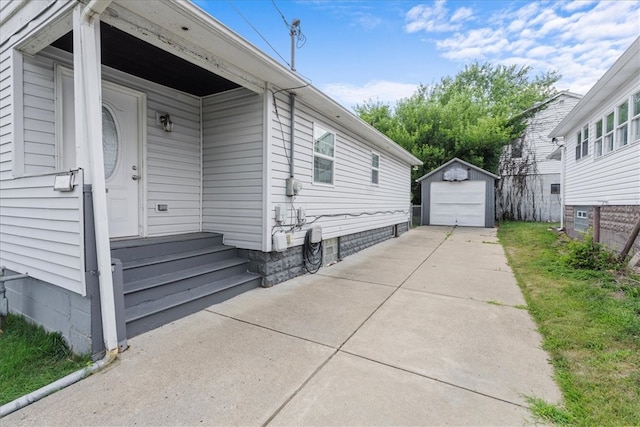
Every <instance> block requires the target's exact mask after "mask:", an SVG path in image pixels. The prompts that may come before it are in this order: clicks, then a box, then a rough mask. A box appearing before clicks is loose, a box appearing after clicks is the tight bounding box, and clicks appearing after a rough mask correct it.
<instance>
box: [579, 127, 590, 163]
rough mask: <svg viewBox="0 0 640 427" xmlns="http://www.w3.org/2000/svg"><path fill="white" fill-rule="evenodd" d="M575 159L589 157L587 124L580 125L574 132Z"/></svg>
mask: <svg viewBox="0 0 640 427" xmlns="http://www.w3.org/2000/svg"><path fill="white" fill-rule="evenodd" d="M585 147H586V148H587V152H586V153H585V152H584V149H585ZM575 151H576V153H575V156H576V161H578V160H582V159H584V158H585V157H589V154H590V151H589V124H588V123H587V124H586V125H584V126H582V127H581V128H580V129H578V132H576V149H575Z"/></svg>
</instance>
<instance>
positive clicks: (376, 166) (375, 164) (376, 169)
mask: <svg viewBox="0 0 640 427" xmlns="http://www.w3.org/2000/svg"><path fill="white" fill-rule="evenodd" d="M379 180H380V155H378V154H376V153H371V183H372V184H376V185H378V183H379Z"/></svg>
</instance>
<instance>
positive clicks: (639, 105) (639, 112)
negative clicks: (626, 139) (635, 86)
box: [631, 92, 640, 141]
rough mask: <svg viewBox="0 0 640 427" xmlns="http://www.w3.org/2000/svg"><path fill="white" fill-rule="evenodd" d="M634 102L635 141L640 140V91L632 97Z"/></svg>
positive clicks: (632, 135)
mask: <svg viewBox="0 0 640 427" xmlns="http://www.w3.org/2000/svg"><path fill="white" fill-rule="evenodd" d="M632 102H633V118H632V119H631V129H632V130H631V132H632V134H631V139H632V140H633V141H638V140H640V92H638V93H636V94H635V95H633V97H632Z"/></svg>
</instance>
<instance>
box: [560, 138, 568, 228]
mask: <svg viewBox="0 0 640 427" xmlns="http://www.w3.org/2000/svg"><path fill="white" fill-rule="evenodd" d="M566 150H567V147H566V146H565V145H564V143H563V145H562V149H561V150H560V230H564V194H565V182H564V174H565V165H564V163H565V161H566V159H565V157H566Z"/></svg>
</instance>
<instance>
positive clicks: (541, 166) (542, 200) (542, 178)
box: [496, 92, 581, 222]
mask: <svg viewBox="0 0 640 427" xmlns="http://www.w3.org/2000/svg"><path fill="white" fill-rule="evenodd" d="M580 99H581V96H579V95H576V94H572V93H568V92H561V93H559V94H558V95H556V97H554V98H552V99H551V100H549V101H548V102H547V103H546V104H545V105H544V108H542V109H540V110H539V111H538V112H537V113H536V114H535V115H534V116H533V117H531V118H530V119H529V120H528V123H527V128H526V130H525V132H524V135H523V137H522V155H521V156H519V157H514V156H513V151H512V148H513V146H512V145H509V146H507V147H505V150H504V153H503V155H502V158H501V160H500V177H501V179H500V181H499V182H498V185H497V188H496V217H497V218H499V219H513V220H524V221H554V222H555V221H560V211H561V209H562V208H561V204H560V195H559V194H551V189H550V185H551V184H560V169H561V164H560V162H559V161H557V160H550V159H547V156H548V155H549V154H551V152H553V150H555V149H556V148H557V147H558V146H557V144H554V143H553V142H552V140H551V138H549V133H550V132H551V131H552V130H553V129H554V128H555V127H556V126H557V124H558V123H559V122H560V121H561V120H562V119H563V118H564V117H565V116H566V115H567V113H569V111H571V109H572V108H573V107H574V106H575V105H576V104H577V103H578V101H579V100H580ZM534 108H535V107H534Z"/></svg>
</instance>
